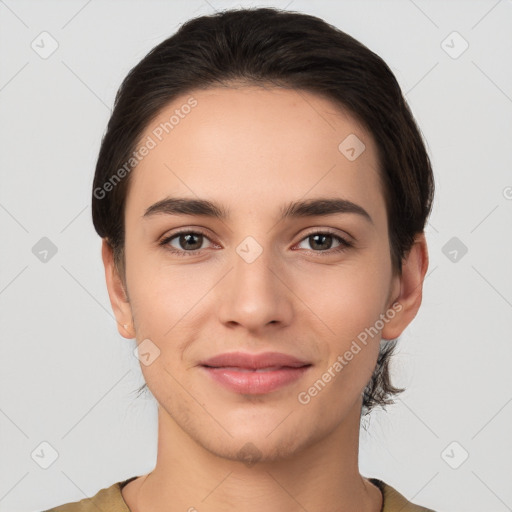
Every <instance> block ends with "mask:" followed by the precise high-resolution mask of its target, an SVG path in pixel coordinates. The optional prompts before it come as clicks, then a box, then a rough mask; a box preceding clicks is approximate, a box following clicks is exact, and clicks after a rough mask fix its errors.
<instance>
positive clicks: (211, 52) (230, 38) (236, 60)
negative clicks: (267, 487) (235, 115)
mask: <svg viewBox="0 0 512 512" xmlns="http://www.w3.org/2000/svg"><path fill="white" fill-rule="evenodd" d="M233 82H237V83H240V82H241V83H246V84H248V85H262V86H266V85H268V84H273V85H275V86H279V87H285V88H292V89H295V90H299V91H300V90H304V91H308V92H312V93H316V94H318V95H321V96H323V97H325V98H327V99H329V100H331V101H333V102H334V103H335V104H338V105H339V106H340V107H341V108H343V109H345V110H348V111H349V112H350V113H351V114H352V115H353V116H354V117H355V118H356V119H357V120H358V121H359V122H361V123H362V125H363V126H364V127H365V128H366V129H367V130H368V131H369V132H370V133H371V134H372V136H373V137H374V139H375V142H376V146H377V151H378V159H379V163H380V174H381V178H382V181H383V184H384V189H385V201H386V208H387V214H388V228H389V238H390V250H391V260H392V264H393V269H394V271H395V272H398V273H401V270H402V259H403V258H404V257H405V256H406V255H407V253H408V251H409V250H410V248H411V247H412V245H413V243H414V238H415V235H416V234H418V233H421V232H423V230H424V227H425V224H426V221H427V218H428V216H429V214H430V211H431V205H432V200H433V195H434V179H433V173H432V168H431V163H430V159H429V156H428V154H427V151H426V148H425V145H424V142H423V140H422V135H421V132H420V130H419V128H418V126H417V125H416V122H415V120H414V118H413V115H412V113H411V111H410V109H409V107H408V105H407V102H406V100H405V98H404V97H403V95H402V92H401V90H400V86H399V85H398V82H397V80H396V78H395V76H394V75H393V73H392V71H391V70H390V69H389V67H388V66H387V64H386V63H385V62H384V61H383V60H382V59H381V58H380V57H379V56H378V55H376V54H375V53H374V52H372V51H371V50H370V49H368V48H367V47H366V46H364V45H363V44H362V43H360V42H359V41H357V40H356V39H354V38H353V37H351V36H349V35H348V34H346V33H344V32H342V31H341V30H339V29H338V28H336V27H334V26H332V25H330V24H328V23H327V22H325V21H324V20H322V19H320V18H317V17H315V16H311V15H307V14H303V13H298V12H291V11H281V10H279V9H275V8H266V7H265V8H248V9H236V10H225V11H220V12H217V13H215V14H213V15H209V16H201V17H198V18H193V19H191V20H188V21H187V22H186V23H184V24H183V25H182V26H181V27H180V29H179V30H178V31H177V32H176V33H175V34H174V35H173V36H171V37H169V38H168V39H166V40H164V41H163V42H161V43H160V44H158V45H157V46H156V47H155V48H153V49H152V50H151V51H150V52H149V53H148V54H147V55H146V56H145V57H144V59H142V60H141V61H140V62H139V63H138V64H137V65H136V66H135V67H134V68H133V69H132V70H131V71H130V72H129V73H128V75H127V76H126V78H125V79H124V81H123V83H122V84H121V87H120V88H119V91H118V92H117V95H116V98H115V104H114V109H113V112H112V115H111V117H110V120H109V123H108V128H107V131H106V133H105V135H104V137H103V139H102V143H101V148H100V152H99V156H98V161H97V164H96V173H95V176H94V183H93V197H92V218H93V223H94V227H95V229H96V231H97V233H98V234H99V235H100V236H101V237H103V238H105V239H106V240H107V241H108V243H109V245H110V246H111V247H112V250H113V254H114V260H115V262H116V266H117V268H118V270H119V272H120V275H121V277H122V279H123V282H125V277H126V276H125V267H124V208H125V203H126V197H127V193H128V186H129V183H130V173H129V172H128V173H127V175H126V177H123V179H121V180H119V182H118V183H116V184H115V186H113V187H110V188H111V190H110V191H109V192H108V193H107V194H105V193H104V190H105V188H103V187H104V184H105V183H107V182H108V181H109V179H111V178H112V177H113V176H114V175H115V174H116V171H118V170H119V169H120V168H121V166H123V165H125V164H126V162H128V161H129V160H130V155H131V154H132V153H133V152H134V150H135V148H136V146H137V143H138V142H139V139H140V137H141V135H142V134H143V132H144V130H145V129H146V128H147V126H148V125H149V123H150V122H151V121H152V120H153V119H154V118H155V117H156V116H157V115H158V113H159V112H160V111H161V110H162V109H163V108H164V107H166V106H167V105H168V104H169V103H170V102H172V101H173V100H174V99H175V98H177V97H178V96H181V95H183V94H185V93H188V92H190V91H192V90H197V89H207V88H211V87H216V86H224V87H226V86H229V84H231V83H233ZM124 174H125V173H123V176H124ZM99 190H101V191H102V193H101V194H99V193H98V191H99ZM395 345H396V340H389V341H387V342H386V343H383V344H381V349H380V353H379V357H378V361H377V365H376V368H375V371H374V374H373V375H372V378H371V380H370V382H369V383H368V385H367V387H366V389H365V390H364V393H363V411H362V412H366V413H367V412H369V411H370V410H371V409H372V408H373V407H374V406H376V405H380V406H385V404H388V403H393V400H392V399H391V398H392V397H393V395H396V394H398V393H400V392H402V391H403V389H402V388H396V387H394V386H393V385H392V384H391V382H390V374H389V361H390V357H391V355H392V353H393V351H394V348H395ZM144 387H146V385H144V386H142V388H140V390H142V389H144Z"/></svg>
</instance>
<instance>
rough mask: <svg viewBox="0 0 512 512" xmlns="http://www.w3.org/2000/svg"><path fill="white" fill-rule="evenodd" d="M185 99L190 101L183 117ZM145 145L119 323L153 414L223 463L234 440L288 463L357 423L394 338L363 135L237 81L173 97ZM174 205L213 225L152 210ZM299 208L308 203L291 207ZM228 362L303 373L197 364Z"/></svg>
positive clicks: (370, 155) (275, 92) (129, 209)
mask: <svg viewBox="0 0 512 512" xmlns="http://www.w3.org/2000/svg"><path fill="white" fill-rule="evenodd" d="M190 97H193V98H194V99H195V101H196V102H197V103H196V104H195V106H193V108H184V107H183V106H184V105H186V104H187V101H188V100H189V98H190ZM189 104H190V103H189ZM176 110H178V112H179V113H180V115H178V116H177V117H175V119H174V121H173V127H172V129H169V125H167V130H168V133H166V131H165V130H163V129H162V123H166V122H169V119H170V118H171V116H172V115H173V114H176ZM185 112H187V113H185ZM176 119H179V121H178V122H176ZM148 137H149V138H148ZM347 137H349V139H347ZM356 137H357V138H356ZM149 139H151V140H152V141H153V142H154V143H155V145H154V147H151V149H150V150H149V151H148V152H147V155H146V156H145V157H144V158H143V159H142V161H141V162H140V163H139V164H138V166H137V167H136V168H135V169H134V170H133V171H132V175H131V180H132V181H131V183H130V189H129V193H128V197H127V202H126V210H125V230H126V245H125V258H126V287H127V294H128V297H129V303H128V302H126V304H124V305H121V307H120V308H119V309H117V310H116V315H118V320H119V321H120V323H126V322H125V321H124V320H125V319H126V317H123V315H129V316H130V320H131V318H133V325H134V329H135V331H134V334H135V336H136V339H137V343H139V344H140V343H145V344H146V345H143V347H145V349H147V350H142V352H148V353H149V355H148V356H147V358H146V359H147V362H149V364H141V368H142V371H143V374H144V378H145V380H146V382H147V385H148V387H149V389H150V390H151V392H152V394H153V396H154V397H155V398H156V400H157V401H158V403H159V407H160V412H161V413H162V414H165V415H166V416H167V417H168V419H169V421H171V422H172V423H173V425H176V426H177V427H179V428H180V429H182V430H183V431H185V432H186V433H187V434H188V435H189V436H190V437H191V438H192V439H194V440H195V441H197V443H199V444H200V445H202V446H203V447H205V448H207V449H208V450H209V451H210V452H212V453H215V454H218V455H220V456H222V457H226V458H228V459H237V458H238V457H239V456H240V455H239V451H240V449H241V447H243V446H244V445H245V444H246V443H252V444H253V445H254V446H255V447H256V448H257V450H258V452H259V456H261V457H262V458H263V459H268V460H274V459H277V458H279V457H286V456H287V455H289V454H290V453H293V452H296V451H297V450H300V449H302V448H305V447H307V446H310V445H311V444H312V443H314V442H315V441H317V440H319V439H322V438H325V437H326V436H327V435H328V434H329V433H330V432H333V431H335V430H336V429H339V428H341V425H342V424H343V423H344V421H345V420H346V419H347V418H348V417H349V415H355V414H357V417H358V419H359V413H360V406H361V400H362V396H361V393H362V391H363V389H364V387H365V386H366V384H367V382H368V380H369V379H370V377H371V374H372V372H373V369H374V368H375V364H376V360H377V356H378V351H379V341H380V339H381V337H394V336H395V335H398V334H399V331H401V330H402V328H403V327H404V325H403V318H402V319H401V316H400V313H399V312H398V311H399V309H397V308H395V309H394V310H393V312H392V313H393V314H392V315H391V314H390V313H389V312H390V309H391V308H392V304H393V303H394V300H395V299H396V298H397V296H398V295H399V293H400V277H399V276H396V275H394V273H393V271H392V265H391V257H390V246H389V233H388V230H387V215H386V207H385V200H384V195H383V188H382V184H381V180H380V176H379V164H378V160H377V151H376V146H375V143H374V141H373V139H372V137H371V136H370V134H369V133H367V132H366V131H365V130H364V129H362V127H361V126H360V125H359V123H357V122H356V120H355V119H353V118H352V117H351V116H350V115H348V114H347V113H345V112H343V111H341V110H340V109H339V108H338V107H337V106H336V105H335V104H334V103H331V102H330V101H329V100H327V99H324V98H322V97H319V96H317V95H314V94H310V93H306V92H303V91H300V93H299V92H297V91H292V90H282V89H264V88H259V87H249V86H245V87H241V88H225V89H221V88H215V89H210V90H203V91H197V92H196V91H194V92H192V93H191V94H187V95H185V96H183V97H182V98H180V99H178V100H176V101H174V102H173V103H172V104H171V105H169V106H168V108H166V109H165V110H164V111H162V112H160V114H159V116H158V118H156V119H155V120H154V121H153V122H152V123H151V125H150V126H148V127H147V129H146V131H145V133H144V134H143V135H142V137H141V139H140V140H141V141H142V142H141V144H142V143H145V144H146V145H148V146H153V144H152V143H149V144H148V141H149ZM160 139H161V140H160ZM345 139H347V142H345V143H344V144H342V145H341V149H340V143H342V142H343V141H344V140H345ZM361 143H362V144H364V151H362V152H360V151H361V149H362V148H363V146H362V145H361ZM139 147H140V146H139ZM350 148H353V149H354V150H353V151H352V150H351V149H350ZM358 153H360V154H359V155H358ZM176 198H181V199H184V200H187V199H188V200H197V201H202V200H205V201H209V202H211V203H214V204H215V205H216V206H217V209H218V212H220V211H223V213H225V216H224V217H220V216H216V215H211V214H210V213H211V212H210V213H208V212H207V211H206V210H204V209H203V210H202V211H201V212H199V213H198V212H197V211H196V210H193V209H191V208H189V209H185V210H183V207H182V208H181V210H180V209H179V208H178V210H177V208H176V204H174V206H173V205H172V204H168V205H167V207H165V206H164V207H162V206H160V208H158V207H155V206H153V205H155V204H156V203H158V202H161V201H162V200H166V199H176ZM321 199H322V200H325V201H324V202H317V201H319V200H321ZM336 201H338V202H336ZM296 202H299V203H300V202H305V203H306V204H309V205H310V208H309V209H308V208H304V207H302V208H291V209H290V208H288V207H289V206H290V205H291V204H292V203H296ZM160 204H162V203H160ZM181 204H182V205H183V204H185V203H183V202H182V203H181ZM152 206H153V208H151V207H152ZM303 206H304V205H303ZM287 208H288V213H289V214H288V215H285V216H283V212H284V210H285V209H287ZM294 210H295V211H294ZM146 212H147V214H146ZM183 212H185V213H183ZM145 214H146V215H145ZM385 315H387V316H385ZM121 317H123V318H122V319H121ZM390 317H391V318H390ZM383 318H386V319H387V321H383ZM379 319H380V320H379ZM400 322H402V323H400ZM369 332H370V333H372V334H371V335H369V334H368V333H369ZM363 333H366V342H363V341H362V340H363V339H364V338H365V335H364V334H363ZM386 333H389V334H390V336H386ZM354 342H355V344H354ZM356 347H359V350H358V349H357V348H356ZM141 348H142V347H139V349H141ZM231 352H243V353H245V354H261V353H263V352H278V353H281V354H285V355H287V356H293V357H295V358H297V359H299V360H300V361H302V362H303V363H307V364H308V366H305V367H304V368H303V369H302V370H296V369H295V370H291V369H289V368H288V369H285V368H281V370H275V371H273V372H269V373H274V376H269V375H267V376H264V377H261V378H260V377H255V373H254V372H252V373H251V376H250V377H247V372H240V371H239V370H237V369H234V370H233V369H232V370H231V371H232V373H231V374H230V375H228V376H227V377H226V374H225V375H224V377H222V375H221V377H219V374H221V373H222V370H220V371H215V370H207V369H206V368H205V367H204V366H202V364H201V363H202V362H204V361H205V360H207V359H209V358H211V357H213V356H217V355H219V354H225V353H231ZM348 352H350V353H351V354H352V357H350V355H349V354H348ZM228 366H229V365H228ZM225 372H229V371H228V370H225ZM214 374H215V375H214ZM244 375H245V376H244ZM260 375H262V373H260ZM283 375H285V377H283ZM329 376H330V378H329ZM223 378H224V379H227V380H228V381H230V382H232V381H233V380H235V381H237V382H240V381H241V380H242V381H243V382H245V383H246V384H245V385H243V384H242V385H240V386H238V388H233V387H230V386H228V385H226V384H225V383H224V381H223V380H222V379H223ZM279 378H284V379H285V380H286V381H285V382H284V383H281V385H277V384H276V380H279ZM237 379H238V380H237ZM244 379H245V380H244ZM258 379H260V380H259V381H258V382H259V383H260V386H259V387H258V384H257V383H255V381H257V380H258ZM319 380H320V381H321V384H320V383H319V382H318V381H319ZM251 382H252V384H251ZM315 383H316V387H315ZM265 386H266V387H265ZM315 389H316V391H315ZM284 418H286V419H284ZM270 433H271V434H270Z"/></svg>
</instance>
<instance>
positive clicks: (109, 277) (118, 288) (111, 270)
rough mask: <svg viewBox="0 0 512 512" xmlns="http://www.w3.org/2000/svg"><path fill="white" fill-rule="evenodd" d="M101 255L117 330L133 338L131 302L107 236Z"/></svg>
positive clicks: (126, 336)
mask: <svg viewBox="0 0 512 512" xmlns="http://www.w3.org/2000/svg"><path fill="white" fill-rule="evenodd" d="M101 257H102V259H103V265H104V266H105V280H106V283H107V290H108V296H109V298H110V304H111V306H112V310H113V312H114V315H115V317H116V321H117V330H118V331H119V334H120V335H121V336H122V337H123V338H127V339H132V338H134V337H135V332H134V328H133V320H132V311H131V307H130V303H129V301H128V298H127V294H126V292H125V289H124V286H123V282H122V280H121V277H120V276H119V272H118V270H117V268H116V266H115V264H114V255H113V252H112V248H111V247H110V245H109V244H108V242H107V241H106V239H105V238H104V239H103V241H102V245H101Z"/></svg>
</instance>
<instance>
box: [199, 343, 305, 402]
mask: <svg viewBox="0 0 512 512" xmlns="http://www.w3.org/2000/svg"><path fill="white" fill-rule="evenodd" d="M200 366H201V367H202V368H203V369H204V371H205V372H206V373H207V374H208V375H209V376H210V378H212V379H213V380H214V381H215V382H217V383H219V384H221V385H222V386H223V387H225V388H227V389H229V390H230V391H234V392H236V393H244V394H253V395H257V394H260V395H261V394H265V393H270V392H271V391H275V390H277V389H279V388H281V387H284V386H286V385H288V384H291V383H292V382H295V381H296V380H297V379H299V378H301V377H302V376H303V375H304V373H306V372H307V370H308V368H309V367H310V366H312V365H311V363H308V362H307V361H304V360H301V359H298V358H297V357H294V356H289V355H287V354H281V353H278V352H265V353H262V354H247V353H242V352H231V353H226V354H220V355H218V356H215V357H211V358H210V359H207V360H205V361H202V362H201V363H200Z"/></svg>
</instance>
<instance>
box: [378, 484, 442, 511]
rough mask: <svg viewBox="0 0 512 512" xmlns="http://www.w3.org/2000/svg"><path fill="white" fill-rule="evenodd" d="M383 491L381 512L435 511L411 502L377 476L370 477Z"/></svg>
mask: <svg viewBox="0 0 512 512" xmlns="http://www.w3.org/2000/svg"><path fill="white" fill-rule="evenodd" d="M368 480H370V481H371V482H372V483H373V484H375V485H376V486H377V487H378V488H379V489H380V490H381V492H382V496H383V506H382V510H381V512H399V511H400V512H435V511H434V510H432V509H430V508H425V507H422V506H420V505H416V504H414V503H412V502H410V501H409V500H408V499H407V498H406V497H405V496H403V495H402V494H400V493H399V492H398V491H397V490H396V489H395V488H393V487H391V485H389V484H387V483H386V482H383V481H382V480H379V479H377V478H369V479H368Z"/></svg>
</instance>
